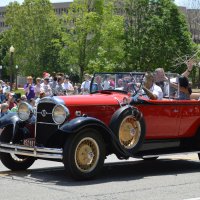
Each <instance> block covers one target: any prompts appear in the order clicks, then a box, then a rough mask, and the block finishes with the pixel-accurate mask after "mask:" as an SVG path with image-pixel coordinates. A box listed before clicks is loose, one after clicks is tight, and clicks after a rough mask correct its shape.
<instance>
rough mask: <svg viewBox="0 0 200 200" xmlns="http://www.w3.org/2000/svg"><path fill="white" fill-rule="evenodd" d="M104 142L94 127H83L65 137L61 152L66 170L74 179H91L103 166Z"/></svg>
mask: <svg viewBox="0 0 200 200" xmlns="http://www.w3.org/2000/svg"><path fill="white" fill-rule="evenodd" d="M104 160H105V143H104V140H103V138H102V137H101V135H100V134H99V133H98V132H97V131H96V130H95V129H85V130H82V131H80V132H79V133H78V134H76V135H74V136H71V137H69V138H68V139H67V141H66V143H65V147H64V152H63V163H64V166H65V169H66V171H67V172H68V173H69V174H70V175H71V176H72V177H73V178H75V179H78V180H81V179H91V178H93V177H94V176H96V175H97V174H98V173H99V171H100V170H101V168H102V167H103V164H104Z"/></svg>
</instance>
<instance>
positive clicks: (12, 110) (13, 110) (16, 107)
mask: <svg viewBox="0 0 200 200" xmlns="http://www.w3.org/2000/svg"><path fill="white" fill-rule="evenodd" d="M16 103H17V105H16V106H14V107H13V108H12V109H11V110H10V111H11V112H17V111H18V107H19V104H20V103H21V99H17V100H16Z"/></svg>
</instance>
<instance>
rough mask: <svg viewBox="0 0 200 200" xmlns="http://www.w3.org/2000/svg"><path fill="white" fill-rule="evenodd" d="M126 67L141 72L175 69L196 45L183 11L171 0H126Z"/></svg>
mask: <svg viewBox="0 0 200 200" xmlns="http://www.w3.org/2000/svg"><path fill="white" fill-rule="evenodd" d="M124 11H125V16H126V58H125V60H126V66H127V70H128V69H135V70H140V71H147V70H153V69H154V68H157V67H163V68H165V69H166V70H173V69H172V68H170V67H172V66H173V65H174V64H175V60H176V59H177V57H181V56H184V55H186V54H187V55H188V54H190V55H191V54H192V53H193V47H194V44H193V42H192V40H191V35H190V33H189V31H188V27H187V23H186V20H185V17H184V16H183V14H181V13H180V11H179V10H178V8H177V6H176V5H175V4H174V3H173V2H172V1H171V0H159V1H158V0H141V1H137V0H126V2H125V4H124Z"/></svg>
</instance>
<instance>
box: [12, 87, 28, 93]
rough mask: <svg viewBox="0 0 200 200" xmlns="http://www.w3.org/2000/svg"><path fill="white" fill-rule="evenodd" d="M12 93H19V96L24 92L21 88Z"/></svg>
mask: <svg viewBox="0 0 200 200" xmlns="http://www.w3.org/2000/svg"><path fill="white" fill-rule="evenodd" d="M13 92H14V93H20V94H21V95H24V94H25V93H24V90H23V89H22V88H18V89H17V90H14V91H13Z"/></svg>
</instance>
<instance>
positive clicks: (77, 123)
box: [59, 117, 130, 158]
mask: <svg viewBox="0 0 200 200" xmlns="http://www.w3.org/2000/svg"><path fill="white" fill-rule="evenodd" d="M84 128H96V129H97V130H102V131H101V132H100V133H101V134H102V136H103V138H104V139H106V140H108V142H109V143H110V144H111V145H112V147H113V151H114V152H115V153H116V155H117V156H118V157H119V158H121V157H122V158H128V157H130V156H129V155H127V153H126V152H125V151H124V150H123V149H122V148H121V145H120V144H119V141H118V139H117V137H116V135H115V134H114V133H113V132H112V131H111V129H110V128H109V127H108V126H106V124H105V123H104V122H102V121H100V120H98V119H96V118H93V117H77V118H75V119H72V120H71V121H69V122H66V123H65V124H63V125H62V126H60V127H59V130H60V131H61V132H62V133H64V134H76V133H77V132H79V131H80V130H82V129H84Z"/></svg>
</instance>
